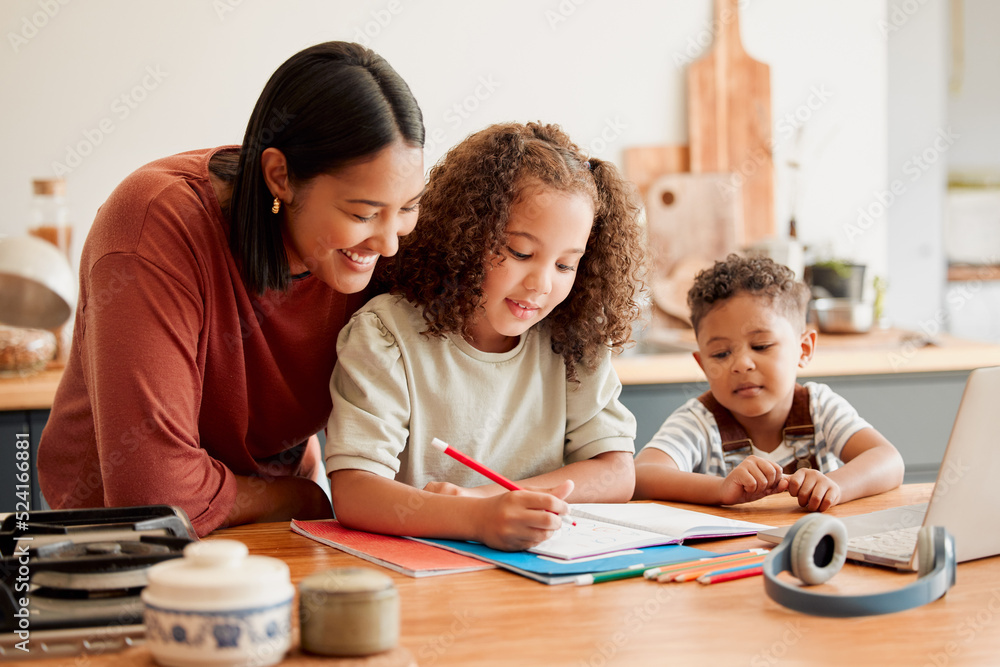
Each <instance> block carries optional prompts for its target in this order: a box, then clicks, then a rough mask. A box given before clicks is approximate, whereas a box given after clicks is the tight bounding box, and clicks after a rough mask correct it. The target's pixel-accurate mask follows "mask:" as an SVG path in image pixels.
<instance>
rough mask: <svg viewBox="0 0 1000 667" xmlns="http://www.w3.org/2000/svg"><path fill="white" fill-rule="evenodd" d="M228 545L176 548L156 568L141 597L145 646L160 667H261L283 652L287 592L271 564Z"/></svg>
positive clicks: (281, 573) (285, 577)
mask: <svg viewBox="0 0 1000 667" xmlns="http://www.w3.org/2000/svg"><path fill="white" fill-rule="evenodd" d="M247 553H248V551H247V547H246V545H245V544H243V543H242V542H238V541H236V540H207V541H202V542H194V543H192V544H189V545H187V546H186V547H184V558H176V559H173V560H169V561H164V562H162V563H157V564H156V565H154V566H153V567H151V568H150V570H149V576H148V579H149V583H148V585H147V586H146V588H144V589H143V591H142V601H143V603H144V604H145V611H144V614H143V618H144V620H145V623H146V645H147V646H148V647H149V650H150V653H152V655H153V659H154V660H155V661H156V662H157V663H159V664H160V665H164V666H165V667H194V666H195V665H212V666H213V667H236V666H237V665H239V666H245V667H265V666H267V665H274V664H277V663H278V662H280V661H281V660H282V659H283V658H284V657H285V653H286V652H287V651H288V649H289V647H290V645H291V628H292V599H293V597H294V594H295V589H294V587H293V586H292V583H291V579H290V576H289V572H288V566H287V565H286V564H285V563H284V562H283V561H281V560H278V559H277V558H270V557H268V556H248V555H247Z"/></svg>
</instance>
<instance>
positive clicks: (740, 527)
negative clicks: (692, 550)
mask: <svg viewBox="0 0 1000 667" xmlns="http://www.w3.org/2000/svg"><path fill="white" fill-rule="evenodd" d="M570 515H572V516H574V517H586V518H590V519H596V520H603V521H608V522H610V523H616V524H620V525H623V526H629V527H633V528H642V529H644V530H648V531H651V532H655V533H661V534H663V535H669V536H671V537H678V538H690V537H695V536H701V537H723V536H727V535H751V534H754V533H756V532H757V531H759V530H767V529H768V528H771V526H765V525H763V524H759V523H752V522H750V521H740V520H738V519H728V518H725V517H720V516H715V515H713V514H706V513H705V512H694V511H691V510H684V509H680V508H677V507H670V506H669V505H661V504H659V503H580V504H576V505H571V506H570Z"/></svg>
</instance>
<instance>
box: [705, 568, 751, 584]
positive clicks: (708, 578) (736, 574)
mask: <svg viewBox="0 0 1000 667" xmlns="http://www.w3.org/2000/svg"><path fill="white" fill-rule="evenodd" d="M762 574H764V566H763V565H752V566H750V567H745V568H740V569H738V570H735V571H733V572H728V573H726V574H713V575H704V576H701V577H698V583H699V584H721V583H722V582H724V581H734V580H736V579H746V578H747V577H757V576H760V575H762Z"/></svg>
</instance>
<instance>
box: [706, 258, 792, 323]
mask: <svg viewBox="0 0 1000 667" xmlns="http://www.w3.org/2000/svg"><path fill="white" fill-rule="evenodd" d="M741 292H749V293H750V294H755V295H760V296H766V297H769V298H770V299H771V303H772V304H773V305H774V307H775V308H777V309H778V310H780V311H781V314H782V315H784V316H785V317H787V318H788V319H789V321H791V322H792V324H796V325H801V326H802V328H803V329H804V328H805V325H806V307H807V306H808V304H809V297H810V294H809V287H808V286H807V285H806V284H805V283H804V282H802V281H801V280H796V278H795V273H794V272H793V271H792V270H791V269H789V268H788V267H787V266H784V265H782V264H778V263H777V262H775V261H773V260H771V259H769V258H767V257H742V256H740V255H736V254H732V255H729V257H727V258H726V259H725V261H719V262H716V263H715V265H714V266H712V267H711V268H708V269H705V270H703V271H701V272H700V273H698V275H697V276H696V277H695V279H694V285H692V286H691V289H690V290H688V295H687V302H688V306H689V307H690V308H691V324H692V326H693V327H694V331H695V334H696V335H697V333H698V325H699V324H700V323H701V320H702V319H703V318H704V317H705V316H706V315H708V313H709V312H711V310H712V309H713V308H715V306H717V305H719V304H720V303H723V302H725V301H726V300H727V299H729V298H731V297H733V296H735V295H737V294H740V293H741Z"/></svg>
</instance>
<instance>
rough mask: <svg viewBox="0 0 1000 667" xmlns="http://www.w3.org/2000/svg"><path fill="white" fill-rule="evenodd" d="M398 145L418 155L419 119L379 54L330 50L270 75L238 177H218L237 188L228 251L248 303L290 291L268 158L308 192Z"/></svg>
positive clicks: (220, 168)
mask: <svg viewBox="0 0 1000 667" xmlns="http://www.w3.org/2000/svg"><path fill="white" fill-rule="evenodd" d="M397 140H402V141H403V142H405V143H407V144H409V145H411V146H414V147H422V146H423V145H424V123H423V116H422V115H421V113H420V107H419V106H418V105H417V101H416V99H414V97H413V93H411V92H410V88H409V86H407V85H406V82H405V81H403V79H402V78H401V77H400V76H399V74H397V73H396V71H395V70H394V69H392V67H391V66H390V65H389V63H387V62H386V61H385V60H384V59H383V58H382V57H381V56H379V55H378V54H376V53H375V52H373V51H371V50H369V49H366V48H365V47H363V46H360V45H359V44H353V43H350V42H326V43H324V44H317V45H316V46H311V47H309V48H307V49H305V50H303V51H300V52H298V53H296V54H295V55H294V56H292V57H291V58H289V59H288V60H287V61H285V63H284V64H282V65H281V66H280V67H279V68H278V69H277V70H276V71H275V72H274V74H272V75H271V78H270V79H269V80H268V82H267V85H265V86H264V90H263V91H262V92H261V94H260V97H259V98H258V99H257V105H256V106H255V107H254V110H253V113H252V114H251V115H250V121H249V123H247V131H246V135H245V136H244V137H243V146H242V148H241V149H240V153H239V162H238V166H237V168H236V172H235V174H234V173H232V171H231V170H229V171H228V173H226V172H227V170H226V169H225V166H224V165H222V164H219V165H213V167H212V169H213V173H215V174H216V175H218V176H220V177H222V178H226V179H227V180H231V181H232V183H233V190H232V197H231V199H230V202H229V205H228V207H227V211H226V212H227V213H228V215H229V218H230V221H231V223H230V231H229V245H230V248H231V249H232V252H233V256H234V257H235V258H236V261H237V263H238V264H239V266H240V271H241V272H242V275H243V281H244V282H245V283H246V287H247V289H248V290H249V291H250V292H251V293H255V294H262V293H264V292H265V291H266V290H269V289H274V290H284V289H286V288H287V287H288V284H289V282H290V280H291V276H290V274H289V270H288V257H287V256H286V254H285V248H284V244H283V242H282V237H281V225H280V224H279V220H278V218H277V216H275V215H274V214H273V213H271V205H272V202H273V200H274V195H272V194H271V192H270V190H269V189H268V187H267V183H266V182H265V180H264V175H263V172H262V170H261V161H260V159H261V153H263V152H264V149H266V148H271V147H273V148H277V149H278V150H280V151H281V152H282V153H283V154H284V156H285V159H286V160H287V163H288V176H289V179H290V180H291V182H292V183H293V184H302V183H305V182H307V181H309V180H310V179H312V178H315V177H316V176H319V175H320V174H330V173H334V172H336V171H337V170H338V169H341V168H343V167H346V166H349V165H350V164H352V163H353V162H357V161H362V160H363V159H365V158H369V157H372V156H373V155H374V154H375V153H377V152H378V151H380V150H381V149H383V148H385V147H386V146H388V145H389V144H391V143H393V142H394V141H397ZM415 168H419V166H415ZM227 177H228V178H227ZM279 215H284V213H283V212H282V213H280V214H279Z"/></svg>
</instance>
